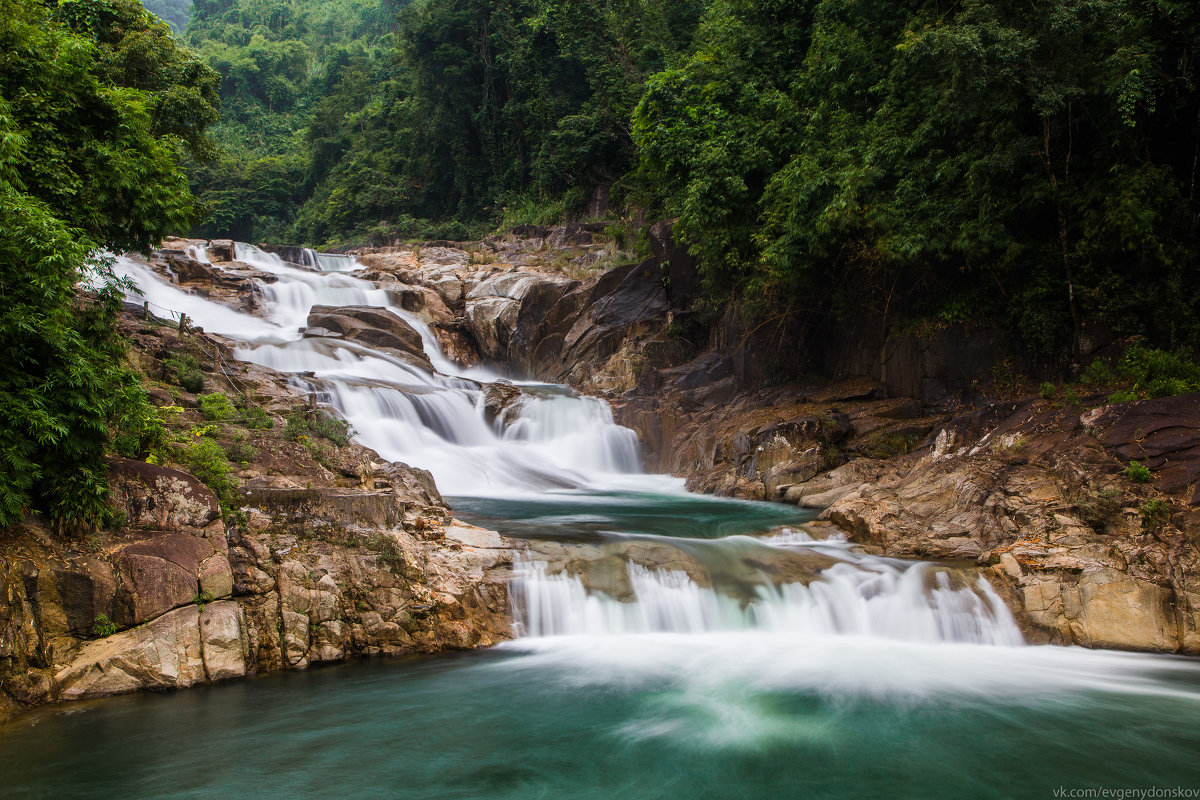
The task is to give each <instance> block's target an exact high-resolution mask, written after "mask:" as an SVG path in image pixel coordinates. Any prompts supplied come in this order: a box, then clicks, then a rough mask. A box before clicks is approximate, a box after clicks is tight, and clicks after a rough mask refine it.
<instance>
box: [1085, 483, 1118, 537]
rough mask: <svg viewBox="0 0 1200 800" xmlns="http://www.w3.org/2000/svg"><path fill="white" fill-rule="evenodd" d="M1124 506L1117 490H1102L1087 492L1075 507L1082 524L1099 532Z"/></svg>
mask: <svg viewBox="0 0 1200 800" xmlns="http://www.w3.org/2000/svg"><path fill="white" fill-rule="evenodd" d="M1124 505H1125V503H1124V501H1123V499H1122V496H1121V492H1120V491H1119V490H1117V489H1112V488H1104V489H1100V490H1098V491H1094V492H1093V491H1089V492H1087V493H1086V494H1085V495H1084V496H1083V497H1082V498H1080V499H1079V501H1078V502H1077V503H1076V504H1075V507H1076V508H1077V509H1079V516H1080V518H1081V519H1083V521H1084V522H1086V523H1087V524H1088V525H1089V526H1091V527H1092V528H1094V529H1095V530H1100V529H1102V528H1103V527H1104V526H1105V524H1106V523H1107V522H1108V521H1109V520H1110V519H1112V518H1113V516H1114V515H1115V514H1116V513H1117V512H1118V511H1120V510H1121V508H1122V507H1124Z"/></svg>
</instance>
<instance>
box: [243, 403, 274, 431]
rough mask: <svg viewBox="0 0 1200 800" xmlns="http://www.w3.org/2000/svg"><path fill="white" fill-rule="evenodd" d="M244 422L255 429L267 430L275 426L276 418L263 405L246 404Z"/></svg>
mask: <svg viewBox="0 0 1200 800" xmlns="http://www.w3.org/2000/svg"><path fill="white" fill-rule="evenodd" d="M242 424H243V425H244V426H246V427H247V428H251V429H253V430H260V431H263V430H267V429H269V428H274V427H275V419H274V418H273V417H272V416H271V415H270V414H268V413H267V412H266V410H265V409H263V408H262V407H261V406H255V405H249V406H246V410H245V412H243V414H242Z"/></svg>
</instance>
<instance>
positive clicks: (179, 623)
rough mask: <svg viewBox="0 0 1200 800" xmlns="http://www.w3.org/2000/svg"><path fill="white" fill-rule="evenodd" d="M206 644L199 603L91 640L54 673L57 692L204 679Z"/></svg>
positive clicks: (73, 696)
mask: <svg viewBox="0 0 1200 800" xmlns="http://www.w3.org/2000/svg"><path fill="white" fill-rule="evenodd" d="M202 648H203V646H202V644H201V639H200V624H199V614H198V613H197V610H196V607H195V606H188V607H186V608H180V609H177V610H175V611H172V612H170V613H169V614H164V615H163V616H161V617H159V618H158V619H155V620H154V621H152V622H150V623H149V624H146V625H141V626H138V627H136V628H131V629H130V630H127V631H122V632H121V633H117V634H114V635H112V636H108V637H106V638H104V639H98V640H96V641H94V642H89V643H88V644H87V645H85V646H84V647H83V649H82V650H80V652H79V654H78V655H77V656H76V657H75V658H74V659H73V660H72V661H71V662H70V663H69V664H67V665H66V666H64V667H63V668H62V669H60V670H59V671H58V673H57V674H56V675H55V676H54V683H55V684H56V685H57V687H58V697H59V698H60V699H62V700H79V699H83V698H87V697H104V696H106V695H112V694H122V693H125V692H132V691H136V690H138V689H182V688H185V687H188V686H194V685H196V684H198V683H203V682H204V681H205V679H206V674H205V670H204V656H203V649H202Z"/></svg>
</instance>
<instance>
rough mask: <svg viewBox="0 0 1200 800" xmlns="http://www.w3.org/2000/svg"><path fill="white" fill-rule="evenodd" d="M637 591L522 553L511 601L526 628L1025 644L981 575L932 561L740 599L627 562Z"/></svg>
mask: <svg viewBox="0 0 1200 800" xmlns="http://www.w3.org/2000/svg"><path fill="white" fill-rule="evenodd" d="M627 569H628V572H629V582H630V585H631V586H632V587H633V592H634V595H635V599H634V600H633V601H632V602H620V601H618V600H615V599H613V598H611V597H608V596H606V595H604V594H602V593H599V592H590V591H588V589H587V588H586V587H585V586H584V583H583V581H582V580H581V579H580V578H578V577H573V576H571V575H568V574H567V573H566V572H560V573H558V574H556V575H549V574H547V570H546V564H545V563H544V562H540V561H528V560H526V561H519V562H518V563H517V564H516V565H515V573H516V577H515V579H514V581H513V585H512V596H513V606H514V609H515V610H516V617H517V620H518V621H519V623H520V625H521V630H522V632H523V633H524V634H525V635H526V636H533V637H545V636H564V635H569V636H606V635H628V634H647V633H681V634H701V633H710V632H716V631H740V630H757V631H765V632H771V633H779V634H787V635H788V636H796V637H809V638H816V637H822V636H858V637H866V638H882V639H893V640H900V641H911V642H926V643H934V642H959V643H970V644H987V645H1019V644H1021V643H1022V637H1021V632H1020V630H1019V629H1018V628H1017V624H1016V621H1015V620H1014V619H1013V617H1012V615H1011V614H1010V613H1009V611H1008V609H1007V608H1005V606H1004V604H1003V603H1002V602H1001V601H1000V599H999V598H998V597H997V596H996V594H995V592H994V591H993V590H992V588H991V587H990V586H988V584H987V582H986V581H983V580H982V579H980V580H978V582H977V583H976V584H975V585H974V586H970V585H960V586H953V585H952V582H951V576H950V574H948V573H947V572H946V571H945V570H938V569H936V568H934V567H933V566H932V565H929V564H922V563H918V564H913V565H911V566H907V567H906V568H900V567H896V566H892V565H891V564H889V563H886V562H883V561H880V560H874V561H873V562H872V563H869V564H866V563H859V564H851V563H844V564H837V565H835V566H833V567H830V568H829V569H826V570H825V571H824V572H822V573H821V574H820V575H819V577H817V578H816V579H814V580H812V581H811V582H810V583H808V584H807V585H805V584H802V583H787V584H783V585H781V586H778V587H773V586H770V585H769V584H766V583H764V584H763V585H761V586H760V587H759V588H758V591H757V596H756V597H754V598H753V600H752V601H751V602H748V603H743V602H742V601H740V600H738V599H737V598H734V597H730V596H726V595H724V594H722V593H720V592H719V591H717V590H716V589H713V588H708V587H702V586H700V585H698V584H697V583H696V582H695V581H694V580H692V578H691V577H689V576H688V575H687V573H684V572H680V571H674V570H667V569H661V568H660V569H655V570H651V569H649V568H647V567H644V566H641V565H639V564H636V563H629V564H628V565H627Z"/></svg>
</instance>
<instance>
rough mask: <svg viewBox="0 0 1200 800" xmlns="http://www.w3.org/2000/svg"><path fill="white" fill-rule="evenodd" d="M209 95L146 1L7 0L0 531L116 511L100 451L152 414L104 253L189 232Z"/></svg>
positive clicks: (2, 0)
mask: <svg viewBox="0 0 1200 800" xmlns="http://www.w3.org/2000/svg"><path fill="white" fill-rule="evenodd" d="M215 88H216V79H215V76H214V75H213V74H212V72H211V71H210V70H208V69H207V68H206V67H205V66H204V65H203V64H200V63H199V62H197V61H196V59H195V58H194V57H192V56H191V55H190V54H188V53H187V52H186V51H182V50H179V49H178V48H176V47H175V46H174V44H173V42H172V40H171V39H170V36H169V34H168V32H167V29H166V26H165V25H164V24H163V23H161V22H158V21H156V20H154V19H152V18H151V17H150V16H149V15H148V14H147V13H146V12H145V10H144V9H142V7H141V6H140V4H138V3H137V2H133V1H132V0H103V1H101V0H63V2H61V3H59V4H58V5H56V6H50V7H47V6H45V5H41V4H39V3H35V2H30V1H29V0H0V452H2V453H3V455H2V456H0V458H2V461H0V524H4V525H7V524H11V523H13V522H15V521H18V520H19V519H20V518H21V517H22V516H23V515H24V514H25V513H26V512H28V511H38V512H42V513H45V514H47V515H48V516H49V517H50V518H51V519H52V520H54V521H56V522H59V523H68V522H83V523H95V522H97V521H99V520H101V519H102V518H103V517H104V515H105V514H106V511H107V506H106V497H107V485H106V480H105V475H106V467H105V463H104V460H103V459H104V452H105V448H106V447H108V446H109V445H110V444H111V443H112V441H113V437H114V434H115V433H116V432H118V431H125V432H130V431H132V432H133V434H134V439H136V438H137V433H138V429H139V428H140V426H142V425H143V423H144V421H145V418H146V415H147V405H146V398H145V394H144V392H142V391H141V388H140V384H139V383H138V380H137V377H136V375H135V374H134V373H133V372H132V371H131V370H129V369H128V368H127V367H125V366H124V363H123V360H124V348H123V344H122V342H121V341H120V340H119V338H118V337H117V336H116V333H115V330H114V315H115V310H116V308H117V307H118V304H119V299H120V293H119V291H118V289H117V287H115V286H114V285H113V284H112V283H111V281H106V280H105V277H106V270H105V268H104V262H103V260H102V259H98V258H97V257H96V254H97V252H98V251H100V250H103V249H107V250H112V251H120V250H126V249H148V248H149V247H151V246H152V245H154V244H156V243H157V242H158V240H159V239H160V238H161V237H162V236H163V235H164V234H166V233H168V232H171V231H177V230H181V229H186V227H187V226H188V225H190V224H191V222H192V220H193V217H194V210H193V207H192V200H191V195H190V193H189V192H188V189H187V183H186V181H185V179H184V177H183V175H182V174H181V172H180V169H179V159H180V157H181V156H182V154H183V153H184V152H185V151H189V152H191V153H193V154H200V155H202V154H203V153H204V152H205V150H206V148H207V143H206V141H205V139H204V135H203V134H204V129H205V127H206V126H207V125H208V124H209V123H210V122H211V121H212V120H213V119H214V118H215V116H216V108H215V99H216V97H215ZM84 279H90V280H91V281H93V282H95V283H98V284H99V288H98V289H97V290H96V291H94V292H89V293H80V292H79V291H78V290H77V289H76V286H77V284H79V282H80V281H81V280H84ZM125 441H126V442H130V441H132V440H129V439H125ZM127 446H129V447H135V448H136V445H127Z"/></svg>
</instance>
